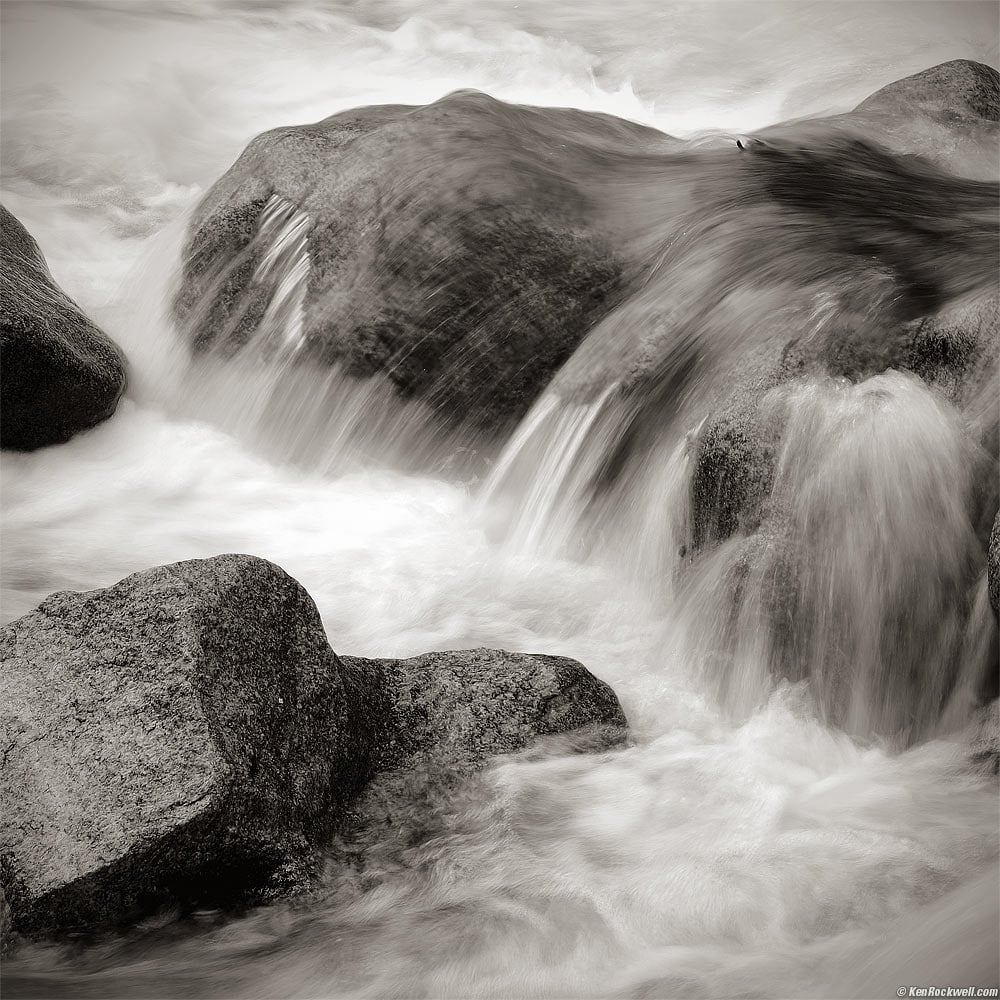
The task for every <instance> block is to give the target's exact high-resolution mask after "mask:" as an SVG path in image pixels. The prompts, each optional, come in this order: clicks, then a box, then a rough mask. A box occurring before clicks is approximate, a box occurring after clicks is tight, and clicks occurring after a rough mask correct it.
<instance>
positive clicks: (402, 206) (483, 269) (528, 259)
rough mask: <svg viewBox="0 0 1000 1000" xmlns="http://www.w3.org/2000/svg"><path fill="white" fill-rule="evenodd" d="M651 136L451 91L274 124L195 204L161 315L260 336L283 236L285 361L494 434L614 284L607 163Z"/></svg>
mask: <svg viewBox="0 0 1000 1000" xmlns="http://www.w3.org/2000/svg"><path fill="white" fill-rule="evenodd" d="M668 141H669V140H667V138H666V137H664V136H662V135H661V134H660V133H658V132H655V131H654V130H652V129H647V128H643V127H641V126H638V125H634V124H631V123H629V122H624V121H617V120H615V119H613V118H610V117H608V116H604V115H596V114H587V113H584V112H578V111H569V110H561V109H537V108H524V107H517V106H513V105H506V104H503V103H501V102H499V101H495V100H493V99H492V98H490V97H487V96H486V95H484V94H480V93H475V92H467V91H463V92H459V93H456V94H452V95H450V96H448V97H445V98H443V99H442V100H440V101H438V102H436V103H435V104H431V105H427V106H425V107H402V106H386V107H372V108H362V109H358V110H355V111H350V112H345V113H343V114H337V115H334V116H332V117H330V118H327V119H324V120H323V121H320V122H317V123H315V124H312V125H303V126H295V127H290V128H280V129H275V130H273V131H271V132H267V133H264V134H263V135H261V136H259V137H257V138H256V139H255V140H254V141H253V142H252V143H251V144H250V145H249V146H248V147H247V149H246V151H245V152H244V153H243V155H242V156H241V157H240V158H239V160H237V162H236V163H235V164H234V165H233V167H232V168H231V169H230V170H229V172H228V173H227V174H225V175H224V176H223V177H222V178H221V179H220V180H219V181H218V182H217V183H216V184H215V186H214V187H213V188H212V189H211V190H210V191H209V192H208V194H207V195H206V197H205V199H204V200H203V202H202V203H201V205H200V206H199V208H198V210H197V212H196V215H195V218H194V220H193V223H192V230H191V237H190V240H189V243H188V247H187V251H186V256H185V262H184V278H183V287H182V289H181V292H180V294H179V296H178V298H177V300H176V313H177V315H178V317H179V319H180V320H181V322H182V324H183V325H184V326H185V327H186V328H187V330H188V333H189V337H190V339H191V341H192V343H193V344H194V346H195V347H196V349H200V350H206V349H209V348H212V347H216V348H219V349H221V350H223V351H227V352H232V351H235V350H237V349H239V348H240V347H242V346H243V345H244V344H245V343H246V342H247V341H248V340H250V339H251V338H253V337H254V336H255V335H261V334H262V333H263V335H264V336H265V337H266V336H267V329H266V328H267V322H266V318H267V316H268V311H269V309H271V310H272V311H273V309H274V303H275V301H276V288H277V284H278V282H279V280H280V277H281V276H282V275H283V273H287V271H283V265H282V264H281V262H280V260H279V259H278V258H279V256H280V252H281V251H280V249H279V248H278V244H279V243H280V240H279V235H280V234H284V235H285V237H287V239H286V245H287V244H290V243H294V242H295V240H298V241H299V242H298V246H299V250H298V252H299V253H300V255H301V260H302V262H303V263H304V264H305V267H306V270H307V272H308V277H307V278H303V279H302V280H303V288H302V302H303V329H304V340H303V342H302V345H301V347H300V348H299V353H298V359H299V360H307V359H311V360H313V361H318V362H320V363H324V364H341V365H343V367H344V369H345V370H346V371H347V372H348V373H350V374H353V375H357V376H369V375H373V374H376V373H382V374H384V375H386V376H387V377H388V378H389V379H390V380H391V381H392V382H393V383H394V384H395V385H396V387H397V388H398V389H399V391H400V392H401V393H402V394H403V395H405V396H420V397H422V398H424V399H426V400H427V401H428V402H429V403H430V404H431V405H432V406H433V407H434V408H435V409H436V411H437V413H438V415H439V416H440V417H441V418H442V419H444V420H445V421H451V422H462V421H465V422H472V423H473V424H475V425H477V426H479V427H482V428H487V429H495V428H496V427H497V426H498V425H500V426H502V425H504V424H506V423H507V422H509V421H510V420H511V419H512V418H514V417H517V416H519V415H520V414H522V413H523V412H524V411H525V410H526V409H527V407H528V406H529V405H530V404H531V402H532V401H533V400H534V398H535V397H536V396H537V395H538V393H539V391H540V389H541V387H542V386H544V385H545V383H546V381H547V380H548V379H549V378H550V377H551V375H552V373H553V372H554V371H555V370H556V368H558V366H559V365H560V364H561V363H562V362H563V361H565V359H566V358H567V357H568V356H569V355H570V354H571V353H572V351H573V349H574V348H575V347H576V345H577V344H578V343H579V341H580V340H581V339H582V337H583V336H584V334H585V333H586V331H587V330H588V329H589V328H590V326H591V325H592V324H593V323H594V322H595V321H596V320H597V319H598V318H599V317H600V316H601V315H603V314H604V313H605V312H606V311H607V310H608V309H609V308H610V307H611V306H612V305H613V304H614V303H615V302H616V301H618V299H619V298H620V297H621V295H622V294H623V291H624V289H625V287H626V285H627V284H628V281H629V276H630V274H632V273H633V272H634V268H633V267H632V266H631V265H630V262H629V250H628V247H627V244H626V243H625V241H623V240H622V239H621V238H620V237H619V234H618V232H617V228H616V227H617V222H616V220H615V219H614V217H613V216H612V215H611V214H610V213H609V212H608V196H609V193H610V191H611V190H612V188H613V185H614V184H615V181H616V173H615V169H614V167H615V164H616V163H618V162H619V161H621V160H622V158H623V157H624V156H628V155H634V153H635V150H636V149H640V150H650V149H655V148H659V147H660V146H661V145H662V144H663V143H666V142H668ZM296 234H297V235H296ZM287 263H288V260H287V258H286V264H287Z"/></svg>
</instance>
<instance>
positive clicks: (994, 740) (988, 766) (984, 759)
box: [967, 698, 1000, 774]
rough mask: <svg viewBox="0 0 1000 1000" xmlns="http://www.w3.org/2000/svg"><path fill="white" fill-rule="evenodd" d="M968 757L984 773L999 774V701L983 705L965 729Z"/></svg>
mask: <svg viewBox="0 0 1000 1000" xmlns="http://www.w3.org/2000/svg"><path fill="white" fill-rule="evenodd" d="M967 732H968V734H969V738H970V750H971V752H970V754H969V756H970V759H971V761H972V763H973V765H974V766H975V767H976V768H977V769H978V770H981V771H983V772H984V773H986V774H1000V701H997V700H996V699H995V698H994V699H993V701H991V702H989V703H987V704H986V705H983V706H982V707H981V708H980V709H979V710H978V711H977V712H976V713H975V715H974V716H973V718H972V721H971V722H970V723H969V727H968V730H967Z"/></svg>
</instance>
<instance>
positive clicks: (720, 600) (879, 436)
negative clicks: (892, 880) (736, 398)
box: [688, 371, 994, 743]
mask: <svg viewBox="0 0 1000 1000" xmlns="http://www.w3.org/2000/svg"><path fill="white" fill-rule="evenodd" d="M769 405H771V406H773V407H780V408H781V409H782V410H783V414H784V420H783V423H784V436H783V441H782V445H781V449H780V453H779V455H778V458H777V468H776V472H775V480H774V485H773V488H772V490H771V493H770V496H769V498H768V500H767V502H766V511H765V517H764V521H763V523H762V525H761V528H760V529H759V530H758V531H757V532H756V533H755V534H754V535H753V536H751V537H750V538H741V537H740V538H737V539H735V540H733V541H732V542H731V543H729V544H728V545H726V546H724V547H723V548H722V549H721V550H720V551H719V552H717V553H715V554H714V555H713V557H712V561H711V564H712V569H711V570H708V569H705V570H703V572H706V573H709V574H710V579H713V582H714V583H715V584H716V585H717V586H718V590H717V595H716V597H715V599H714V600H713V601H712V602H709V603H707V604H703V605H702V606H701V607H690V608H689V610H688V613H689V614H691V615H692V621H694V622H696V623H699V624H697V625H695V626H694V628H693V631H694V632H695V633H696V634H699V635H707V634H712V635H715V636H720V635H721V636H724V637H725V639H724V641H723V643H722V646H721V647H720V646H719V645H718V644H717V643H716V644H712V643H710V644H709V646H710V647H711V648H705V647H703V648H702V654H701V656H702V661H703V662H704V663H705V665H706V669H707V670H708V671H709V672H711V673H713V674H714V675H715V677H714V679H715V682H716V683H717V684H718V685H719V687H720V690H721V692H722V694H723V697H724V699H725V701H726V703H727V704H728V705H729V706H730V708H731V709H732V710H734V711H736V712H738V713H739V714H741V715H744V714H746V713H748V712H751V711H753V710H754V708H755V707H756V706H757V705H759V704H760V703H761V702H762V701H763V700H764V699H765V698H766V693H767V691H768V690H769V689H770V686H771V683H772V678H774V677H786V678H788V679H789V680H792V681H800V680H806V681H807V682H808V684H809V686H810V689H811V690H812V692H813V695H814V697H815V699H816V702H817V704H818V706H819V707H820V710H821V712H822V713H823V714H824V716H826V717H827V719H828V720H829V721H831V722H832V723H834V724H836V725H838V726H841V727H843V728H846V729H847V730H848V731H849V732H851V733H853V734H855V735H857V736H861V737H863V738H864V737H868V736H870V735H872V734H876V733H877V734H883V735H886V736H892V737H895V738H897V739H898V740H900V741H901V742H903V743H910V742H913V741H914V740H916V739H920V738H926V737H927V736H929V735H931V734H932V733H933V732H934V731H935V730H936V729H937V727H938V723H939V720H941V718H942V716H943V715H944V714H945V711H946V707H947V706H948V703H949V699H950V698H951V697H952V695H953V694H954V693H956V692H958V691H961V692H963V695H962V698H963V699H964V702H965V710H966V714H967V712H968V709H969V707H970V704H971V702H972V700H973V699H972V698H971V697H970V692H971V691H974V690H975V689H976V688H977V686H978V685H979V684H980V683H981V681H982V678H983V677H984V675H985V673H986V667H987V664H988V660H985V659H984V657H985V656H986V649H985V646H984V642H986V640H985V638H984V637H985V636H988V635H989V634H990V630H991V629H992V628H993V627H994V625H993V622H992V620H990V618H989V617H988V616H986V615H984V614H983V613H982V608H980V612H979V614H977V615H973V616H972V617H971V618H970V611H972V605H973V604H974V603H975V601H974V590H973V588H974V586H975V577H974V569H973V568H974V566H975V565H976V555H977V547H978V542H977V540H976V538H975V534H974V532H973V528H972V523H971V521H970V491H971V481H972V470H973V469H974V468H975V466H976V464H977V462H978V461H980V460H981V456H980V455H979V454H978V448H977V446H976V445H975V444H974V443H973V442H972V441H971V440H970V439H969V438H968V436H967V434H966V433H965V430H964V428H963V426H962V422H961V419H960V417H959V415H958V413H957V412H956V411H954V410H953V409H952V408H951V407H950V406H949V404H948V403H947V402H945V401H944V400H943V399H942V398H940V397H938V396H937V395H936V394H935V393H934V392H933V391H932V390H930V389H929V388H928V387H927V386H926V385H925V384H924V383H923V382H921V381H920V380H919V379H917V378H916V377H915V376H910V375H906V374H902V373H899V372H894V371H890V372H887V373H886V374H885V375H882V376H878V377H875V378H872V379H869V380H867V381H865V382H862V383H859V384H857V385H853V384H851V383H848V382H846V381H838V380H824V381H818V382H817V381H808V382H805V383H801V384H797V385H793V386H791V387H788V388H786V389H782V390H779V391H776V392H775V393H773V394H772V398H771V399H770V401H769ZM980 558H981V554H980ZM982 603H983V602H982V601H981V600H980V601H979V604H982ZM974 624H975V628H973V627H972V626H973V625H974ZM970 629H971V632H970ZM955 721H958V720H957V719H956V720H955Z"/></svg>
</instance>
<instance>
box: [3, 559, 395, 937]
mask: <svg viewBox="0 0 1000 1000" xmlns="http://www.w3.org/2000/svg"><path fill="white" fill-rule="evenodd" d="M0 641H2V651H3V661H4V672H3V677H2V679H0V685H2V691H3V695H2V704H3V709H2V725H3V746H4V750H5V765H4V769H3V775H2V779H0V780H2V782H3V800H4V802H5V810H4V813H5V815H4V825H3V833H2V843H0V855H2V858H3V869H2V874H3V881H4V883H5V885H6V890H7V896H8V900H9V902H10V906H11V909H12V912H13V918H14V923H15V925H16V927H17V928H18V930H20V931H23V932H35V931H47V930H51V929H54V928H57V927H61V928H67V927H73V926H80V925H83V926H86V925H88V924H91V923H103V922H105V921H108V920H115V919H127V918H128V917H129V916H131V915H134V914H137V913H141V912H143V911H146V910H148V909H150V908H151V907H153V906H155V905H159V904H162V903H165V902H177V903H181V904H184V903H198V902H202V901H210V902H212V903H216V904H218V903H222V904H225V903H233V902H237V901H244V900H246V899H248V898H249V899H253V898H267V897H268V896H269V895H273V894H274V893H275V892H278V891H287V890H288V889H290V888H293V887H294V886H295V884H296V883H297V882H298V881H300V880H301V879H302V878H304V877H305V874H306V872H305V865H306V861H307V858H308V853H309V850H310V848H311V847H312V846H313V845H315V844H316V843H317V842H318V841H319V840H321V839H322V838H323V837H324V836H325V834H326V832H327V831H328V830H329V829H330V826H331V823H332V822H333V821H334V820H335V818H336V816H337V811H338V809H339V808H340V807H341V805H342V804H343V803H344V802H345V801H346V800H347V799H348V798H349V796H350V795H351V794H353V793H354V792H355V791H356V790H357V789H358V788H359V787H360V785H361V784H362V782H363V781H364V779H365V778H366V777H367V774H368V768H369V766H370V760H371V752H370V751H371V747H372V746H373V744H374V742H375V738H376V732H377V731H378V726H379V724H380V723H379V721H378V712H376V711H375V708H374V707H373V706H372V704H371V703H370V702H369V701H367V700H366V697H365V694H364V692H363V691H361V690H360V689H359V688H358V686H357V684H356V683H355V682H354V681H353V680H352V678H351V677H350V676H348V674H347V672H345V671H344V670H343V669H342V668H341V665H340V664H339V663H338V661H337V658H336V656H335V655H334V654H333V652H332V650H331V649H330V648H329V646H328V645H327V643H326V639H325V636H324V634H323V629H322V626H321V624H320V620H319V616H318V614H317V612H316V609H315V606H314V605H313V603H312V601H311V599H310V598H309V596H308V595H307V594H306V593H305V591H304V590H303V589H302V588H301V587H300V586H299V585H298V584H297V583H296V582H295V581H294V580H292V579H291V578H290V577H289V576H287V575H286V574H285V573H284V572H283V571H282V570H280V569H279V568H278V567H276V566H274V565H272V564H270V563H268V562H265V561H264V560H261V559H256V558H253V557H250V556H220V557H217V558H215V559H211V560H204V561H192V562H184V563H176V564H174V565H171V566H163V567H159V568H156V569H152V570H148V571H146V572H142V573H137V574H135V575H134V576H130V577H128V578H126V579H125V580H123V581H121V582H120V583H118V584H116V585H115V586H113V587H109V588H108V589H106V590H97V591H91V592H89V593H69V592H67V593H58V594H53V595H52V596H51V597H49V598H48V599H47V600H46V601H44V602H43V603H42V604H41V605H40V607H39V608H38V609H37V610H36V611H34V612H32V613H31V614H29V615H26V616H25V617H23V618H21V619H19V620H18V621H16V622H14V623H13V624H11V625H10V626H8V627H7V628H6V629H4V631H3V634H2V640H0Z"/></svg>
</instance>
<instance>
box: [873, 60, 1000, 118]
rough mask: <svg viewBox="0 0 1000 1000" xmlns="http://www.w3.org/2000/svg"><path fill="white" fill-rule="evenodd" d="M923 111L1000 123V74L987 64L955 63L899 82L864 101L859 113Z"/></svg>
mask: <svg viewBox="0 0 1000 1000" xmlns="http://www.w3.org/2000/svg"><path fill="white" fill-rule="evenodd" d="M914 108H919V109H920V110H921V111H923V112H925V113H926V114H930V115H934V116H937V117H943V118H948V119H955V118H965V117H972V118H985V119H987V120H988V121H994V122H995V121H997V120H998V119H1000V73H998V72H997V71H996V70H995V69H994V68H993V67H992V66H987V65H986V64H985V63H979V62H973V61H972V60H970V59H952V60H951V62H946V63H940V64H939V65H937V66H932V67H931V68H930V69H925V70H923V71H921V72H920V73H914V74H913V75H912V76H907V77H904V78H903V79H902V80H896V81H895V82H893V83H890V84H889V85H888V86H887V87H883V88H882V89H881V90H878V91H876V92H875V93H874V94H872V96H871V97H868V98H866V99H865V100H863V101H862V102H861V103H860V104H859V105H858V107H857V110H858V111H873V110H880V111H882V110H884V111H892V112H896V113H905V112H908V111H912V110H913V109H914Z"/></svg>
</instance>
